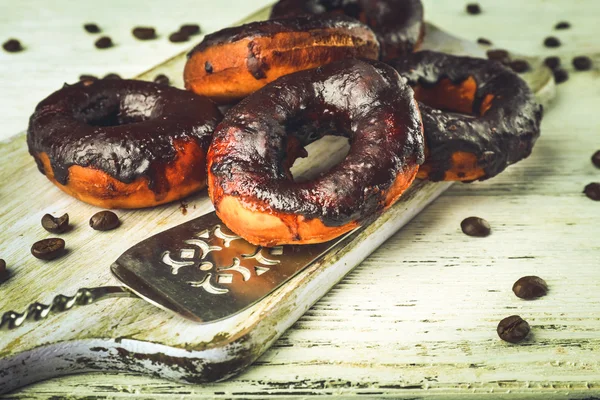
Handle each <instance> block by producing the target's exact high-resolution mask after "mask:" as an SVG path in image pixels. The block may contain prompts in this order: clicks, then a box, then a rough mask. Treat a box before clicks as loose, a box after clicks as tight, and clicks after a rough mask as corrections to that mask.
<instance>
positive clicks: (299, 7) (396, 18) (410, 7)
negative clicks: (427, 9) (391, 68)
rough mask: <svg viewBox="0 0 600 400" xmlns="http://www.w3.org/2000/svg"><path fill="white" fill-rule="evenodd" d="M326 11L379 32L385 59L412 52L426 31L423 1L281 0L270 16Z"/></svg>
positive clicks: (278, 16) (383, 58)
mask: <svg viewBox="0 0 600 400" xmlns="http://www.w3.org/2000/svg"><path fill="white" fill-rule="evenodd" d="M323 13H328V14H345V15H348V16H350V17H353V18H356V19H358V20H359V21H361V22H363V23H365V24H367V25H368V26H369V27H370V28H371V29H373V32H375V34H376V35H377V39H378V40H379V44H380V46H381V55H380V57H381V60H384V61H386V60H390V59H392V58H396V57H400V56H403V55H405V54H408V53H411V52H413V51H414V50H416V49H417V48H418V47H419V45H420V44H421V42H422V41H423V36H424V34H425V25H424V24H423V4H421V0H280V1H279V2H277V3H275V5H274V6H273V9H272V10H271V18H280V17H284V16H292V15H302V14H323Z"/></svg>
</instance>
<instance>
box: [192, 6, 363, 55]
mask: <svg viewBox="0 0 600 400" xmlns="http://www.w3.org/2000/svg"><path fill="white" fill-rule="evenodd" d="M339 28H344V29H365V28H366V26H365V25H364V24H362V23H361V22H359V21H357V20H355V19H354V18H350V17H347V16H345V15H335V16H331V17H330V18H314V17H311V16H309V15H308V16H298V17H292V18H281V19H278V20H272V21H258V22H251V23H249V24H244V25H240V26H235V27H233V28H225V29H221V30H220V31H217V32H215V33H211V34H210V35H206V36H205V37H204V39H203V40H202V42H200V43H199V44H198V45H197V46H196V47H194V48H193V49H192V50H191V51H190V52H189V53H188V54H187V56H188V58H190V57H191V56H192V55H194V53H197V52H202V51H205V50H206V49H208V48H209V47H212V46H217V45H221V44H227V43H233V42H237V41H239V40H242V39H253V38H256V37H261V36H273V35H275V34H277V33H294V32H310V31H313V30H326V29H339Z"/></svg>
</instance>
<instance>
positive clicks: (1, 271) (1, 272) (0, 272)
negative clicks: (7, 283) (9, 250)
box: [0, 258, 8, 282]
mask: <svg viewBox="0 0 600 400" xmlns="http://www.w3.org/2000/svg"><path fill="white" fill-rule="evenodd" d="M7 277H8V270H7V269H6V261H4V260H3V259H1V258H0V282H4V280H5V279H6V278H7Z"/></svg>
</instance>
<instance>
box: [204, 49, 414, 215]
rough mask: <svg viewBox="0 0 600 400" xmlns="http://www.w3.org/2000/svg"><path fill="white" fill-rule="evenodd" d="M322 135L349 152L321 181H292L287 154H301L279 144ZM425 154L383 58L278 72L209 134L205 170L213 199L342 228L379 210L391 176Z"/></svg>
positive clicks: (404, 94) (402, 88)
mask: <svg viewBox="0 0 600 400" xmlns="http://www.w3.org/2000/svg"><path fill="white" fill-rule="evenodd" d="M324 135H340V136H345V137H348V138H349V140H350V146H351V147H350V151H349V153H348V155H347V156H346V158H345V159H344V160H343V161H342V162H341V163H340V164H338V165H336V166H335V167H334V168H332V169H331V170H329V171H328V172H326V173H325V174H323V175H321V176H320V177H319V178H316V179H314V180H311V181H308V182H294V181H293V179H292V178H291V176H290V173H289V169H288V167H289V165H290V164H292V163H293V160H290V158H293V157H294V155H296V156H297V155H299V154H302V150H298V149H295V151H291V153H294V155H291V154H290V152H288V151H287V150H289V149H293V148H294V147H296V146H294V144H295V143H300V144H301V145H306V144H308V143H309V142H312V141H314V140H317V139H318V138H320V137H322V136H324ZM423 151H424V139H423V134H422V125H421V120H420V116H419V110H418V108H417V103H416V101H415V100H414V97H413V91H412V90H411V88H410V87H409V86H408V85H406V83H405V82H404V81H403V80H402V78H400V77H399V75H398V74H397V73H396V72H395V71H394V70H393V69H392V68H391V67H389V66H387V65H385V64H383V63H380V62H375V61H373V62H371V61H368V62H367V61H359V60H354V59H346V60H341V61H337V62H334V63H331V64H328V65H325V66H323V67H319V68H316V69H312V70H306V71H301V72H296V73H293V74H290V75H286V76H284V77H281V78H279V79H277V80H276V81H274V82H272V83H270V84H268V85H267V86H265V87H264V88H262V89H260V90H258V91H257V92H255V93H254V94H252V95H250V96H248V97H247V98H246V99H244V100H242V101H241V102H240V103H239V104H238V105H236V106H234V107H233V108H232V109H231V110H230V111H229V112H228V113H227V115H226V116H225V119H224V120H223V122H222V123H221V124H219V126H218V127H217V130H216V131H215V136H214V139H213V143H212V145H211V148H210V150H209V154H208V158H209V160H212V164H209V165H211V167H210V171H209V173H212V174H213V177H214V182H215V185H216V186H217V187H218V188H219V189H218V190H215V191H213V193H217V195H218V196H221V195H223V194H225V195H232V196H237V197H241V198H242V200H244V201H245V202H246V204H248V206H249V207H256V208H257V209H261V210H263V211H265V210H268V211H275V212H280V213H287V214H294V215H303V216H305V217H306V218H308V219H312V218H319V219H321V221H322V222H323V223H324V224H326V225H328V226H341V225H344V224H346V223H348V222H351V221H357V220H358V221H363V220H365V219H366V218H369V217H370V216H373V215H376V213H377V212H379V211H381V210H382V209H383V201H384V199H385V196H386V194H387V192H388V190H389V189H390V186H391V184H392V183H393V182H394V180H395V179H396V177H397V175H398V174H401V173H403V172H404V168H406V167H407V165H411V164H412V165H415V163H419V164H420V163H422V162H423V158H424V155H423ZM290 161H291V162H290ZM219 190H222V193H221V194H219ZM219 200H220V199H219V198H213V201H214V203H215V205H216V207H217V209H218V204H219Z"/></svg>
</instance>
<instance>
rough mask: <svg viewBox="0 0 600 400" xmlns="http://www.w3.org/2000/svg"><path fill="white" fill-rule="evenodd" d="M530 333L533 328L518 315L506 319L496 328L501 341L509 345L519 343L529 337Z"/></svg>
mask: <svg viewBox="0 0 600 400" xmlns="http://www.w3.org/2000/svg"><path fill="white" fill-rule="evenodd" d="M530 331H531V328H530V327H529V324H528V323H527V321H525V320H524V319H523V318H521V317H519V316H518V315H511V316H510V317H506V318H504V319H503V320H502V321H500V323H499V324H498V328H496V332H498V336H500V339H502V340H504V341H506V342H509V343H519V342H520V341H522V340H523V339H525V338H526V337H527V335H529V332H530Z"/></svg>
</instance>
